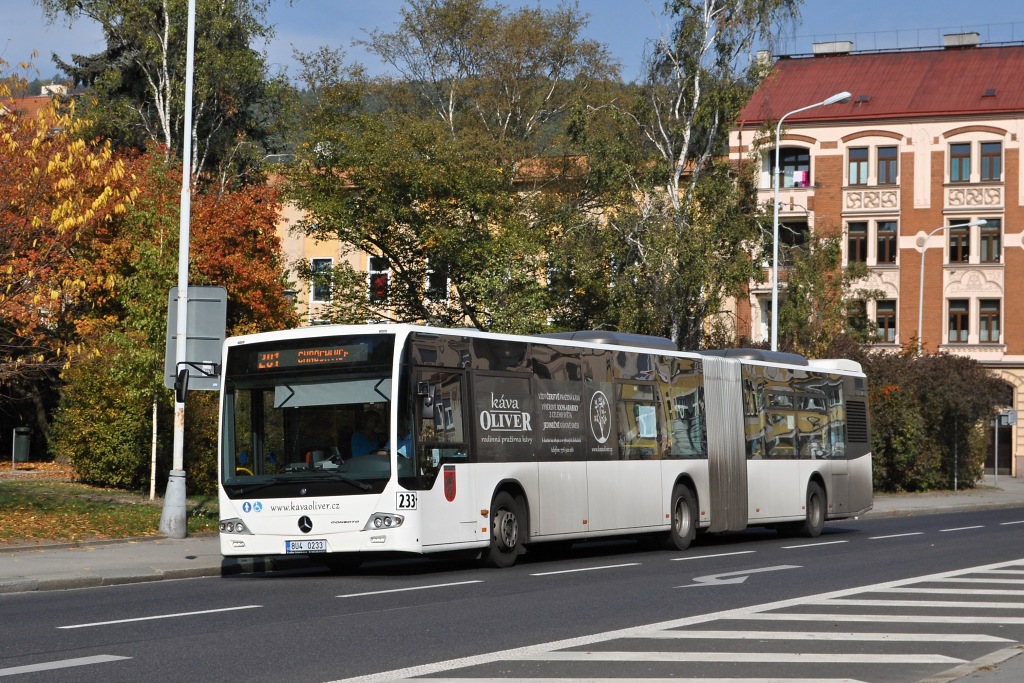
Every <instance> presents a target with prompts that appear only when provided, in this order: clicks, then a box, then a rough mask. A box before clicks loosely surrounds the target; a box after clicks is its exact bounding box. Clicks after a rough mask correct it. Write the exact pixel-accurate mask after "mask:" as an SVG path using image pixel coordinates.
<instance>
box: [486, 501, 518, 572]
mask: <svg viewBox="0 0 1024 683" xmlns="http://www.w3.org/2000/svg"><path fill="white" fill-rule="evenodd" d="M525 528H526V527H525V526H524V524H523V512H522V506H521V505H520V503H519V500H518V499H516V498H513V497H512V495H510V494H509V493H507V492H505V491H502V492H501V493H499V494H498V495H496V496H495V497H494V502H493V503H492V504H491V545H490V548H488V550H487V555H486V556H485V557H484V564H486V565H487V566H489V567H498V568H505V567H511V566H512V565H514V564H515V563H516V558H517V557H519V554H520V553H521V552H522V550H523V531H524V529H525Z"/></svg>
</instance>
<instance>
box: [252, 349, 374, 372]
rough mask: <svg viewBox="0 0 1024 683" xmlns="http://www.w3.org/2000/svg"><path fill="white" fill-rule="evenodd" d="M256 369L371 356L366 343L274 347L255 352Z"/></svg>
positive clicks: (353, 360) (335, 362)
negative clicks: (292, 347) (290, 347)
mask: <svg viewBox="0 0 1024 683" xmlns="http://www.w3.org/2000/svg"><path fill="white" fill-rule="evenodd" d="M255 356H256V357H255V361H256V363H255V368H256V370H279V369H283V368H312V367H317V366H321V365H340V364H347V363H360V362H365V361H366V360H367V359H368V358H369V353H368V351H367V348H366V345H365V344H350V345H347V346H318V347H310V348H304V349H274V350H272V351H269V350H268V351H256V352H255Z"/></svg>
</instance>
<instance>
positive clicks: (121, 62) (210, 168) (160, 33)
mask: <svg viewBox="0 0 1024 683" xmlns="http://www.w3.org/2000/svg"><path fill="white" fill-rule="evenodd" d="M36 2H37V4H39V5H40V6H41V7H42V8H43V10H44V11H45V13H46V16H47V18H48V19H49V20H50V21H56V20H59V19H65V20H67V21H68V23H69V24H70V23H73V22H74V21H75V20H77V19H79V18H80V17H87V18H89V19H92V20H94V21H95V22H96V23H98V24H99V25H100V26H101V27H102V29H103V34H104V37H105V39H106V42H107V45H106V48H105V49H104V50H103V51H102V52H100V53H97V54H94V55H73V56H72V60H71V63H70V64H69V63H65V62H63V61H61V60H60V59H59V58H58V57H57V56H56V55H54V61H55V62H56V64H57V65H58V67H60V68H61V69H63V70H64V71H65V72H66V73H68V74H69V76H70V77H71V78H72V80H73V81H75V82H76V83H80V84H83V85H86V86H89V87H90V89H91V90H90V94H89V97H88V98H87V102H89V103H90V104H91V108H94V109H95V119H96V121H97V123H96V128H95V130H96V133H97V135H99V136H100V137H105V138H109V139H111V140H113V141H114V142H115V143H116V144H117V145H119V146H130V147H134V148H136V149H138V150H142V149H144V148H145V147H146V146H147V145H148V144H157V145H162V146H163V147H164V148H165V149H166V150H168V154H169V155H172V156H179V157H180V150H181V141H182V135H183V128H184V124H183V121H184V96H185V95H184V93H185V90H184V84H185V58H186V54H185V51H186V50H185V48H186V37H187V36H186V26H187V7H188V2H187V0H36ZM268 5H269V2H268V0H199V2H198V3H197V10H196V44H195V65H196V66H195V76H194V84H195V85H194V95H193V106H194V109H193V130H192V135H193V139H194V145H193V148H192V158H191V159H190V160H189V165H190V167H191V171H192V173H193V174H195V175H197V176H198V175H200V174H201V173H203V172H214V173H216V174H217V176H218V179H219V180H220V181H221V182H222V184H226V183H228V182H229V181H234V180H237V179H243V180H244V179H248V180H250V181H258V182H261V181H262V175H261V174H260V173H258V172H257V171H258V169H259V167H260V165H261V162H262V159H263V156H264V154H265V153H266V152H267V151H277V150H267V149H266V145H267V144H269V140H270V136H271V134H272V132H273V130H272V128H273V126H272V124H271V121H270V120H271V119H273V111H274V110H275V109H276V108H277V107H278V106H279V104H280V101H279V96H280V94H281V92H282V90H283V89H285V87H286V86H285V84H284V81H283V79H271V78H269V76H268V69H267V65H266V63H265V60H264V57H263V55H262V54H261V53H260V52H259V51H258V50H257V49H255V48H254V47H253V43H255V42H257V41H263V40H267V39H269V38H270V37H272V35H273V30H272V28H270V27H269V26H267V25H266V23H265V17H266V9H267V6H268Z"/></svg>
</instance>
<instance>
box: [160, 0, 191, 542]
mask: <svg viewBox="0 0 1024 683" xmlns="http://www.w3.org/2000/svg"><path fill="white" fill-rule="evenodd" d="M195 47H196V0H189V1H188V39H187V41H186V47H185V50H186V52H185V134H184V135H183V136H182V141H181V149H182V151H181V156H182V161H181V214H180V216H179V221H178V225H179V237H178V320H177V330H176V333H177V337H176V339H175V346H174V353H175V361H176V362H178V363H181V362H184V361H185V354H186V344H185V340H186V332H187V330H188V241H189V216H190V213H191V210H192V193H191V188H190V187H189V182H190V180H191V176H192V168H191V166H192V74H193V73H194V71H195ZM176 369H177V368H176ZM174 393H175V398H174V462H173V465H172V467H171V472H170V477H169V479H168V480H167V493H166V495H165V496H164V509H163V513H162V514H161V516H160V531H161V533H163V534H164V535H166V536H169V537H171V538H185V536H186V535H187V533H188V524H187V515H186V513H185V502H186V495H185V470H184V458H183V453H184V450H185V397H184V395H180V396H179V394H184V392H177V391H176V392H174Z"/></svg>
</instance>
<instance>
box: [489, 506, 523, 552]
mask: <svg viewBox="0 0 1024 683" xmlns="http://www.w3.org/2000/svg"><path fill="white" fill-rule="evenodd" d="M495 522H496V524H495V525H494V535H495V538H497V540H498V542H499V543H500V544H501V545H502V546H504V547H505V548H507V549H509V550H511V549H512V548H515V547H516V543H517V542H518V540H519V521H518V520H517V519H516V516H515V515H514V514H512V513H511V512H510V511H508V510H500V511H499V512H498V515H497V519H496V520H495Z"/></svg>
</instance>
